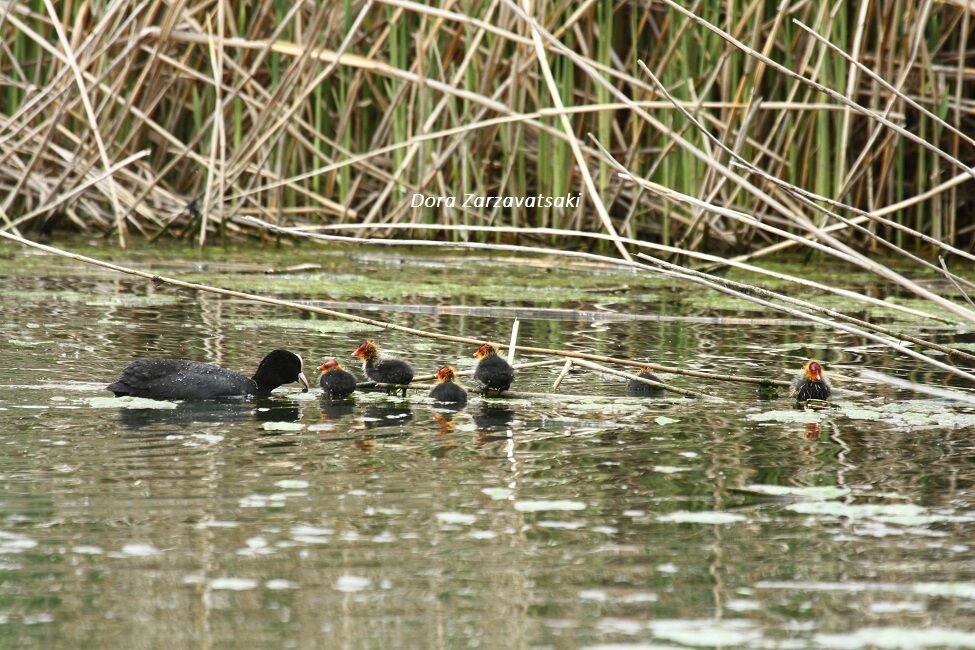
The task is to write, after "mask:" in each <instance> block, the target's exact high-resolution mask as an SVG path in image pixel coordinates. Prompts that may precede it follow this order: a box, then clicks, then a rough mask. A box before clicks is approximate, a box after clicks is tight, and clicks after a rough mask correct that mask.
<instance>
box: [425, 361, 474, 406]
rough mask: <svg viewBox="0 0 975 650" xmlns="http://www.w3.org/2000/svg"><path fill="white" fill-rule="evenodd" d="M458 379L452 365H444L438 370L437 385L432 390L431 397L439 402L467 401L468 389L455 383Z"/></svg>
mask: <svg viewBox="0 0 975 650" xmlns="http://www.w3.org/2000/svg"><path fill="white" fill-rule="evenodd" d="M456 379H457V375H456V374H455V371H454V369H453V368H451V367H450V366H444V367H443V368H441V369H440V370H438V371H437V385H436V386H434V387H433V390H431V391H430V397H432V398H433V399H435V400H437V401H438V402H452V403H454V404H463V403H465V402H467V391H466V390H464V389H463V388H461V387H460V386H459V385H458V384H456V383H454V382H455V380H456Z"/></svg>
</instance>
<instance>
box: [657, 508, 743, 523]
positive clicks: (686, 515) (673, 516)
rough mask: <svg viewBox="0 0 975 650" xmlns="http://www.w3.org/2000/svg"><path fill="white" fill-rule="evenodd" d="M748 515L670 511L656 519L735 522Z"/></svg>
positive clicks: (678, 521) (682, 521)
mask: <svg viewBox="0 0 975 650" xmlns="http://www.w3.org/2000/svg"><path fill="white" fill-rule="evenodd" d="M747 520H748V517H746V516H745V515H740V514H738V513H735V512H718V511H703V510H702V511H697V512H686V511H679V512H671V513H668V514H666V515H659V516H657V521H661V522H664V523H673V524H713V525H723V524H735V523H738V522H740V521H747Z"/></svg>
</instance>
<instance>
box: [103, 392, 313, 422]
mask: <svg viewBox="0 0 975 650" xmlns="http://www.w3.org/2000/svg"><path fill="white" fill-rule="evenodd" d="M118 417H119V422H121V423H122V425H123V426H125V427H126V428H129V429H142V428H145V427H150V426H155V425H163V426H167V427H171V426H183V425H189V424H241V423H244V422H252V421H257V422H297V421H298V420H300V419H301V410H300V409H299V406H298V403H297V402H295V401H293V400H277V399H269V398H263V399H257V400H254V401H246V400H240V399H232V398H231V399H222V400H209V401H201V402H180V403H178V404H177V405H176V408H174V409H119V414H118Z"/></svg>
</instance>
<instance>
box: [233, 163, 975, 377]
mask: <svg viewBox="0 0 975 650" xmlns="http://www.w3.org/2000/svg"><path fill="white" fill-rule="evenodd" d="M637 180H640V179H637ZM641 182H646V181H641ZM660 191H667V190H666V188H662V189H661V190H660ZM688 198H691V197H688ZM246 221H249V222H251V223H254V224H257V225H260V226H261V227H263V228H267V229H268V230H271V231H274V232H281V233H288V234H294V235H298V236H301V237H307V238H310V239H313V240H314V239H317V240H322V241H341V242H355V243H364V244H373V245H382V246H437V247H440V248H461V249H475V250H503V251H511V252H520V253H537V254H543V255H555V256H562V257H574V258H582V259H589V260H598V261H600V262H604V263H607V264H614V265H617V266H622V267H629V268H637V269H643V270H646V271H656V272H658V273H662V274H664V275H666V276H668V277H672V278H675V279H681V280H686V281H688V282H691V283H694V284H699V285H701V286H705V287H709V288H711V289H714V290H716V291H719V292H721V293H724V294H726V295H729V296H733V297H735V298H739V299H741V300H746V301H749V302H753V303H755V304H758V305H761V306H763V307H766V308H770V309H774V310H776V311H781V312H784V313H786V314H790V315H792V316H797V317H799V318H804V319H807V320H810V321H813V322H815V323H818V324H820V325H823V326H826V327H831V328H833V329H836V330H839V331H842V332H846V333H848V334H854V335H857V336H862V337H864V338H867V339H870V340H871V341H875V342H877V343H880V344H881V345H884V346H886V347H889V348H891V349H893V350H896V351H898V352H900V353H902V354H905V355H907V356H909V357H912V358H914V359H916V360H918V361H921V362H923V363H926V364H928V365H932V366H935V367H937V368H939V369H941V370H944V371H947V372H950V373H952V374H954V375H956V376H959V377H963V378H965V379H967V380H969V381H973V382H975V375H972V374H970V373H968V372H966V371H964V370H961V369H959V368H956V367H955V366H951V365H948V364H946V363H943V362H941V361H938V360H937V359H933V358H931V357H929V356H927V355H924V354H921V353H919V352H916V351H914V350H911V349H910V348H908V347H906V346H904V345H901V344H900V343H898V342H897V341H892V340H890V339H889V338H885V337H881V336H878V335H876V334H873V333H871V332H870V331H867V330H864V329H861V328H859V327H856V326H853V325H849V324H846V323H843V322H836V321H831V320H829V319H827V318H823V317H821V316H817V315H816V314H811V313H809V312H805V311H800V310H798V309H795V308H793V307H787V306H785V305H779V304H775V303H772V302H769V301H768V300H765V299H763V298H760V297H758V295H759V294H761V295H765V296H768V297H769V298H771V299H775V300H783V301H785V302H790V303H792V304H801V305H803V306H805V304H804V303H805V301H800V300H798V299H797V298H791V297H789V296H785V295H783V294H779V293H776V292H773V291H769V290H767V289H761V288H759V287H753V286H751V285H748V284H745V283H743V282H737V283H735V285H736V287H735V288H733V287H732V286H730V285H728V284H727V282H723V281H721V278H717V277H712V276H708V275H706V274H703V273H700V272H697V271H692V270H690V269H686V268H684V267H681V266H679V265H676V264H670V263H668V262H663V261H662V260H657V259H656V258H651V257H649V256H646V255H644V254H642V253H641V254H639V255H638V256H639V257H644V258H646V259H650V260H654V264H655V265H656V266H651V265H647V264H641V263H637V262H627V261H626V260H622V259H618V258H613V257H605V256H602V255H596V254H594V253H585V252H582V251H564V250H557V249H551V248H543V247H535V246H514V245H509V244H483V243H480V242H430V241H427V240H401V239H377V238H361V237H345V236H339V235H323V234H319V233H307V232H304V231H301V230H295V229H293V228H282V227H280V226H276V225H274V224H272V223H267V222H264V221H260V220H259V219H254V218H247V219H246ZM807 304H811V303H807ZM814 307H815V306H814ZM816 309H822V308H818V307H816ZM519 349H522V350H526V349H525V348H519ZM961 354H967V353H961ZM562 356H567V357H568V356H575V357H576V358H582V359H589V360H590V361H603V362H606V361H605V359H595V358H593V356H592V355H572V354H569V353H567V352H563V353H562ZM623 365H635V364H623ZM640 365H641V366H647V367H649V368H651V369H652V370H659V371H661V372H669V371H668V370H667V369H666V368H665V367H662V366H658V365H656V364H653V363H645V364H640ZM694 372H697V371H690V370H684V369H681V370H680V371H679V372H678V373H677V374H686V375H692V374H693V373H694ZM714 376H718V375H714ZM735 381H744V382H746V383H754V384H767V383H775V384H779V385H789V382H785V381H779V380H764V379H760V378H755V377H749V378H744V377H740V376H738V377H737V378H736V379H735Z"/></svg>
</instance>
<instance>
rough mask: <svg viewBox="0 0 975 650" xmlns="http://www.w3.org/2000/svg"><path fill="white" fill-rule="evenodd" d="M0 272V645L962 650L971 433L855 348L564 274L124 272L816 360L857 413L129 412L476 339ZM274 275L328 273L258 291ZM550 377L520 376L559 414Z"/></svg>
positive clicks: (662, 407) (741, 314)
mask: <svg viewBox="0 0 975 650" xmlns="http://www.w3.org/2000/svg"><path fill="white" fill-rule="evenodd" d="M2 251H3V254H4V257H5V259H4V260H3V264H2V266H0V272H2V276H3V277H2V278H0V280H2V282H3V287H4V289H3V296H2V300H3V315H4V318H3V319H2V321H3V322H2V324H0V328H2V329H0V346H2V349H3V356H4V362H3V367H4V376H3V378H2V380H0V445H2V453H0V490H2V491H0V580H2V584H3V588H2V590H0V594H2V596H0V644H3V645H5V646H16V645H26V644H29V643H33V644H41V645H43V646H45V647H72V648H78V647H93V648H102V647H204V646H205V647H241V646H242V645H252V646H266V647H298V648H305V647H350V648H353V647H354V648H358V647H363V648H365V647H418V648H419V647H423V648H438V647H471V646H476V647H515V648H523V647H524V648H528V647H552V648H574V647H586V646H590V647H597V646H609V645H612V646H624V647H625V646H628V645H632V646H635V647H684V646H696V647H700V646H725V647H742V646H750V647H781V648H793V647H809V646H813V647H842V648H851V647H853V648H856V647H874V645H875V646H879V647H918V646H919V645H924V644H928V645H929V646H931V647H975V623H973V621H975V616H973V614H975V611H973V610H975V562H973V560H972V555H973V549H972V546H973V544H975V538H973V532H975V491H973V490H975V483H973V480H975V435H973V434H975V426H973V424H975V419H973V418H975V416H973V415H972V413H970V412H966V411H964V410H961V409H957V408H953V407H951V406H950V405H947V404H944V403H939V402H932V401H928V400H919V399H918V398H917V397H916V396H913V395H908V394H904V393H897V392H893V391H892V390H890V389H888V388H884V387H881V386H876V385H866V384H863V383H862V382H861V381H860V380H858V379H857V372H858V369H859V368H861V367H870V368H873V369H878V370H882V371H884V372H890V373H896V374H900V375H901V376H906V377H910V378H912V379H916V380H921V381H930V382H934V383H938V384H944V385H947V386H951V385H952V384H954V383H955V382H954V381H952V380H949V379H946V378H945V377H944V376H941V375H938V374H936V373H931V372H930V371H927V370H924V369H921V368H919V367H918V366H917V365H916V364H915V363H914V362H910V361H905V360H897V359H894V358H892V357H891V356H890V355H889V354H888V353H887V352H886V351H884V350H882V349H878V348H876V347H875V346H872V345H870V344H868V343H867V342H865V341H863V340H859V339H857V338H855V337H852V336H847V335H840V334H837V333H834V332H830V331H826V330H823V329H818V328H814V327H810V326H808V325H804V324H797V323H794V322H790V321H787V320H784V319H780V318H778V317H776V315H775V314H769V313H757V312H754V311H750V308H749V307H748V306H747V305H743V304H739V303H732V302H730V301H728V300H725V299H718V300H713V299H712V298H713V296H711V295H710V294H708V293H706V292H705V291H704V290H697V289H688V288H687V287H680V286H677V285H674V284H672V283H670V282H667V281H662V280H659V279H653V278H645V277H643V276H637V275H632V274H622V273H618V272H613V271H611V270H608V269H602V268H595V267H591V266H585V265H583V266H566V265H565V264H563V263H561V262H560V263H558V264H551V263H548V262H546V261H538V262H537V263H536V264H535V265H533V266H531V267H527V268H521V267H515V265H513V264H512V263H511V262H510V261H509V260H506V259H505V258H486V257H483V256H476V257H475V256H468V257H460V256H457V257H449V258H441V257H430V256H424V255H413V254H399V255H390V254H377V253H375V252H371V251H366V250H361V249H354V248H345V249H341V250H338V251H334V252H330V251H323V250H319V249H300V250H298V251H297V252H291V253H288V254H280V253H275V252H273V251H271V252H268V251H262V252H260V253H257V252H255V251H243V252H235V253H228V254H222V253H217V252H213V253H209V254H208V256H206V257H204V258H199V259H179V260H176V259H173V258H167V261H166V262H165V263H164V262H162V261H161V258H156V257H155V256H154V255H153V254H150V253H146V252H143V253H138V252H134V253H127V254H118V253H116V255H117V257H118V258H119V259H130V260H131V259H135V260H137V261H139V262H140V263H141V264H142V265H143V266H144V267H145V268H154V269H158V270H159V272H163V273H167V274H170V275H179V276H181V277H190V278H195V279H199V280H205V281H208V282H211V283H213V284H217V285H220V286H228V287H240V288H245V289H254V290H260V291H264V292H268V293H273V294H274V295H277V296H280V297H289V298H295V299H306V300H318V301H331V302H330V303H329V304H346V303H350V302H355V303H356V304H357V306H359V307H360V308H368V309H370V310H372V313H371V315H374V316H376V312H378V316H377V317H381V318H384V319H388V320H390V321H392V322H395V323H399V324H403V325H409V326H414V327H419V328H424V329H430V330H437V331H443V332H451V333H456V334H462V335H466V336H473V337H490V338H494V339H497V340H504V339H506V338H507V335H508V331H509V329H510V326H511V318H512V317H513V315H514V314H515V313H520V314H521V315H522V316H523V317H524V320H523V321H522V324H521V341H522V342H523V343H525V344H529V345H538V346H544V347H560V348H568V349H576V350H584V351H591V352H596V353H600V354H610V355H615V356H626V357H632V358H645V359H652V360H654V361H657V362H659V363H664V364H673V365H680V366H684V367H690V368H698V369H705V370H713V371H718V372H727V373H747V374H751V375H758V376H768V377H778V378H785V377H786V376H787V375H788V374H789V373H791V372H793V371H794V370H795V369H796V368H798V367H799V365H801V363H802V361H803V360H804V359H806V358H808V357H810V356H817V357H819V358H821V359H823V360H825V361H826V362H828V369H829V372H830V373H831V374H832V376H833V377H834V380H836V383H837V384H839V385H841V386H843V387H845V388H847V389H849V390H852V391H856V392H858V393H860V394H859V395H855V396H852V397H848V398H844V399H843V400H840V401H841V402H842V408H841V409H836V410H835V411H832V412H828V413H825V414H822V413H821V414H811V415H810V416H809V417H804V416H803V417H799V418H793V417H791V416H790V415H789V413H795V412H794V411H793V410H792V409H791V404H790V403H789V401H788V399H787V398H786V397H785V396H784V395H783V397H781V398H780V399H778V400H772V401H762V400H759V399H758V397H757V395H756V393H755V391H754V389H753V388H752V387H750V386H748V385H744V384H735V383H706V382H701V381H698V380H694V381H688V380H685V379H683V378H681V377H676V376H675V377H667V378H666V379H668V380H671V381H673V382H674V383H675V384H678V385H682V386H687V387H690V388H695V389H698V390H704V391H706V392H709V393H711V394H713V395H715V396H717V397H720V398H722V399H723V400H724V401H723V402H722V403H715V402H707V401H704V400H690V399H682V398H664V399H658V400H636V399H628V398H625V397H623V394H624V392H623V385H622V383H621V382H620V380H618V379H615V378H611V377H602V376H598V375H594V374H592V373H590V372H588V371H587V372H582V371H575V372H573V373H572V374H570V375H569V376H568V377H567V378H566V379H565V381H564V382H563V384H562V387H561V392H562V393H565V394H570V395H583V396H591V397H590V398H583V399H574V398H567V399H547V398H532V399H512V400H483V399H480V398H475V399H472V401H471V402H470V403H469V404H468V405H467V407H466V408H464V409H462V410H460V411H456V412H451V411H443V410H439V409H437V408H436V407H435V405H433V404H432V403H430V402H429V401H428V400H427V399H425V398H424V397H423V394H422V393H411V394H410V396H409V398H408V399H401V398H390V397H386V396H384V395H377V394H368V395H357V397H356V399H355V400H354V401H351V402H345V403H328V402H323V401H322V400H321V398H320V396H319V394H318V393H317V392H312V393H308V394H301V393H300V392H298V391H297V390H296V387H294V386H291V387H287V388H285V389H282V390H281V391H279V392H278V393H276V394H274V395H273V396H272V397H271V398H269V399H267V400H263V401H259V402H243V403H237V402H228V403H220V404H203V405H201V404H163V405H157V406H163V407H164V408H152V409H146V408H132V407H133V406H139V405H138V404H127V403H126V401H125V400H115V399H114V398H111V397H110V394H109V393H107V392H106V391H104V390H103V386H104V385H106V384H108V383H109V382H110V381H112V380H113V379H114V378H115V374H116V373H117V371H118V370H119V369H120V368H121V367H123V366H124V365H125V364H126V363H128V361H130V360H131V359H133V358H135V357H138V356H179V357H187V358H193V359H198V360H204V361H210V362H214V363H219V364H222V365H225V366H227V367H230V368H234V369H239V370H242V371H246V372H251V371H252V370H253V369H254V368H255V367H256V364H257V362H258V361H259V360H260V358H261V356H263V354H264V353H265V352H266V351H269V350H271V349H273V348H275V347H287V348H290V349H292V350H295V351H298V352H300V353H301V354H302V355H303V356H304V357H305V359H306V363H307V365H308V366H310V365H312V362H314V365H315V366H317V365H318V363H320V361H321V359H323V358H324V357H325V356H336V357H339V358H340V359H342V360H344V359H346V358H347V357H348V356H349V354H350V353H351V351H352V350H353V349H354V348H355V346H356V344H357V343H358V342H359V340H361V339H362V338H364V337H366V336H370V337H374V338H376V339H377V340H378V341H379V342H380V343H381V344H382V345H383V347H384V348H385V349H386V350H388V351H389V352H391V353H394V354H397V355H402V356H404V357H407V358H409V359H410V360H411V361H412V362H413V364H414V365H415V366H416V368H417V370H418V371H419V372H424V373H425V372H433V371H434V370H435V369H436V368H437V367H438V366H439V365H441V364H443V363H452V364H454V365H456V366H457V367H458V368H461V369H463V368H469V367H471V366H472V365H473V363H474V359H473V358H472V357H471V354H472V353H473V349H472V348H471V347H470V346H465V345H457V344H452V343H442V342H438V341H431V340H425V339H417V338H413V337H409V336H405V335H402V334H398V333H395V332H390V333H387V332H378V331H375V330H371V329H369V328H364V327H362V326H358V325H352V324H349V323H347V322H343V321H331V320H327V319H321V318H309V317H308V316H307V315H302V314H297V313H294V312H287V311H284V310H279V309H272V308H269V307H268V306H263V305H257V304H252V303H248V302H246V301H240V300H232V299H224V298H220V297H218V296H213V295H207V294H188V293H179V292H176V291H174V290H171V289H169V288H166V287H162V286H153V285H152V284H151V283H147V282H144V281H142V280H138V279H132V278H126V277H121V276H118V275H114V274H110V273H108V272H102V271H99V270H97V269H92V268H88V267H80V266H78V265H76V264H74V263H71V262H67V261H61V260H58V259H54V258H51V257H47V256H39V255H34V254H31V253H24V252H23V251H20V250H19V249H15V248H3V249H2ZM257 255H260V256H259V257H257ZM296 261H302V262H309V261H313V262H315V263H316V264H320V265H321V268H318V269H312V270H307V271H302V272H295V273H290V274H288V273H284V274H275V275H266V274H264V273H261V271H262V270H263V269H265V268H269V267H272V268H273V267H277V268H279V267H281V266H282V265H285V264H286V263H290V262H296ZM846 279H847V281H848V282H849V283H850V285H851V286H855V287H858V288H862V289H864V290H867V291H872V292H874V293H877V292H882V291H884V288H883V287H875V286H871V285H870V284H869V281H868V280H866V279H864V278H862V277H860V276H857V275H856V274H849V275H848V276H847V278H846ZM881 295H882V293H881ZM388 305H393V306H392V307H389V306H388ZM417 305H424V306H425V307H417ZM431 305H438V306H439V307H438V308H437V309H432V308H430V306H431ZM500 307H503V308H506V309H505V310H501V311H494V309H495V308H500ZM486 308H490V309H486ZM515 308H520V309H522V310H524V311H522V312H516V309H515ZM543 310H571V311H570V312H561V311H548V312H546V311H543ZM362 313H365V312H362ZM621 314H622V315H625V314H640V315H641V316H642V320H637V321H633V320H620V316H619V315H621ZM875 315H876V314H875ZM880 316H888V317H889V316H890V315H889V314H886V315H884V314H880ZM718 317H720V318H722V319H724V320H723V321H720V322H719V321H718V320H717V318H718ZM748 318H763V319H772V320H765V321H762V322H760V323H755V324H749V323H748V321H747V319H748ZM729 319H730V320H729ZM736 319H738V320H736ZM742 319H744V320H742ZM892 324H893V325H894V326H898V327H905V328H909V329H910V330H911V331H915V332H916V331H922V332H925V334H926V335H930V336H936V337H938V339H939V340H942V341H950V342H957V343H960V344H962V345H968V346H969V347H975V346H972V342H973V341H975V337H973V336H972V335H971V334H968V333H965V332H962V331H961V330H960V329H959V328H955V327H941V326H937V325H932V324H925V323H920V322H893V323H892ZM347 360H348V361H349V362H350V363H349V364H348V365H350V366H352V365H353V364H352V363H351V361H352V359H347ZM519 360H521V361H530V360H535V359H533V358H530V357H525V358H519ZM559 370H560V367H558V366H553V367H547V368H535V369H530V370H525V371H523V372H521V373H519V374H518V377H517V380H516V384H515V387H516V388H517V389H518V390H520V391H531V392H551V384H552V382H553V381H554V379H555V377H556V376H557V375H558V372H559ZM354 371H355V372H358V370H357V369H354ZM309 376H310V378H312V379H313V380H314V381H315V382H317V372H315V371H309ZM956 387H958V386H956ZM905 400H911V401H910V402H909V403H907V405H906V406H905ZM769 412H773V413H771V414H770V413H769ZM775 412H784V413H785V415H782V413H778V414H777V413H775ZM776 488H777V489H776ZM810 488H819V489H810ZM871 644H874V645H871Z"/></svg>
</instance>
